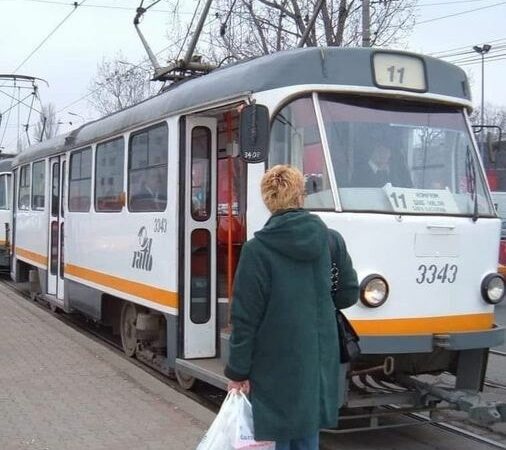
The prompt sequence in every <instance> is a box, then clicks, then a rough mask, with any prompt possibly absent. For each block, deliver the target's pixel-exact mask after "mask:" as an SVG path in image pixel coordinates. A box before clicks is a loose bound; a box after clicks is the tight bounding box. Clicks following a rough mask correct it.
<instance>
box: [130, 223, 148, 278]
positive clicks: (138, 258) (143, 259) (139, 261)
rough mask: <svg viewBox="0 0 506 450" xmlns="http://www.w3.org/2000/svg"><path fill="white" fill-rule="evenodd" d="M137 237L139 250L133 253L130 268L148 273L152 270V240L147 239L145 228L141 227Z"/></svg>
mask: <svg viewBox="0 0 506 450" xmlns="http://www.w3.org/2000/svg"><path fill="white" fill-rule="evenodd" d="M137 237H138V238H139V246H140V250H136V251H134V257H133V259H132V267H133V268H134V269H141V270H147V271H148V272H150V271H151V269H152V268H153V257H152V256H151V244H152V243H153V239H152V238H148V232H147V230H146V227H141V229H140V230H139V233H137Z"/></svg>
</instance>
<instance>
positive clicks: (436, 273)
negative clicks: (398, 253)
mask: <svg viewBox="0 0 506 450" xmlns="http://www.w3.org/2000/svg"><path fill="white" fill-rule="evenodd" d="M458 269H459V268H458V266H457V265H455V264H452V265H450V264H445V265H444V266H437V265H435V264H431V265H430V266H426V265H425V264H420V265H419V266H418V277H417V278H416V282H417V283H418V284H422V283H428V284H432V283H435V282H439V283H453V282H454V281H455V279H456V278H457V272H458Z"/></svg>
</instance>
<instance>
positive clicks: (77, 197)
mask: <svg viewBox="0 0 506 450" xmlns="http://www.w3.org/2000/svg"><path fill="white" fill-rule="evenodd" d="M90 205H91V147H87V148H85V149H83V150H78V151H76V152H73V153H72V154H71V156H70V176H69V211H73V212H87V211H89V210H90Z"/></svg>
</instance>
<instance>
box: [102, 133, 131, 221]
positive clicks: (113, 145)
mask: <svg viewBox="0 0 506 450" xmlns="http://www.w3.org/2000/svg"><path fill="white" fill-rule="evenodd" d="M124 147H125V143H124V139H123V138H119V139H114V140H112V141H109V142H105V143H103V144H99V145H97V151H96V155H95V161H96V164H95V167H96V169H95V171H96V172H95V209H96V210H97V211H110V212H114V211H121V210H122V208H123V202H122V198H121V193H122V192H123V179H124V154H125V149H124Z"/></svg>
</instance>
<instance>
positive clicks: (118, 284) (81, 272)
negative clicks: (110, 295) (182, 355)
mask: <svg viewBox="0 0 506 450" xmlns="http://www.w3.org/2000/svg"><path fill="white" fill-rule="evenodd" d="M65 273H66V274H68V275H73V276H75V277H77V278H81V279H82V280H87V281H91V282H92V283H95V284H100V285H101V286H106V287H109V288H112V289H115V290H117V291H120V292H125V293H127V294H130V295H134V296H136V297H140V298H143V299H146V300H149V301H152V302H154V303H158V304H161V305H165V306H170V307H172V308H177V307H178V295H177V293H175V292H171V291H166V290H165V289H160V288H157V287H153V286H149V285H147V284H143V283H138V282H136V281H130V280H126V279H124V278H119V277H115V276H112V275H107V274H105V273H103V272H97V271H95V270H91V269H85V268H84V267H79V266H75V265H73V264H66V265H65Z"/></svg>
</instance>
